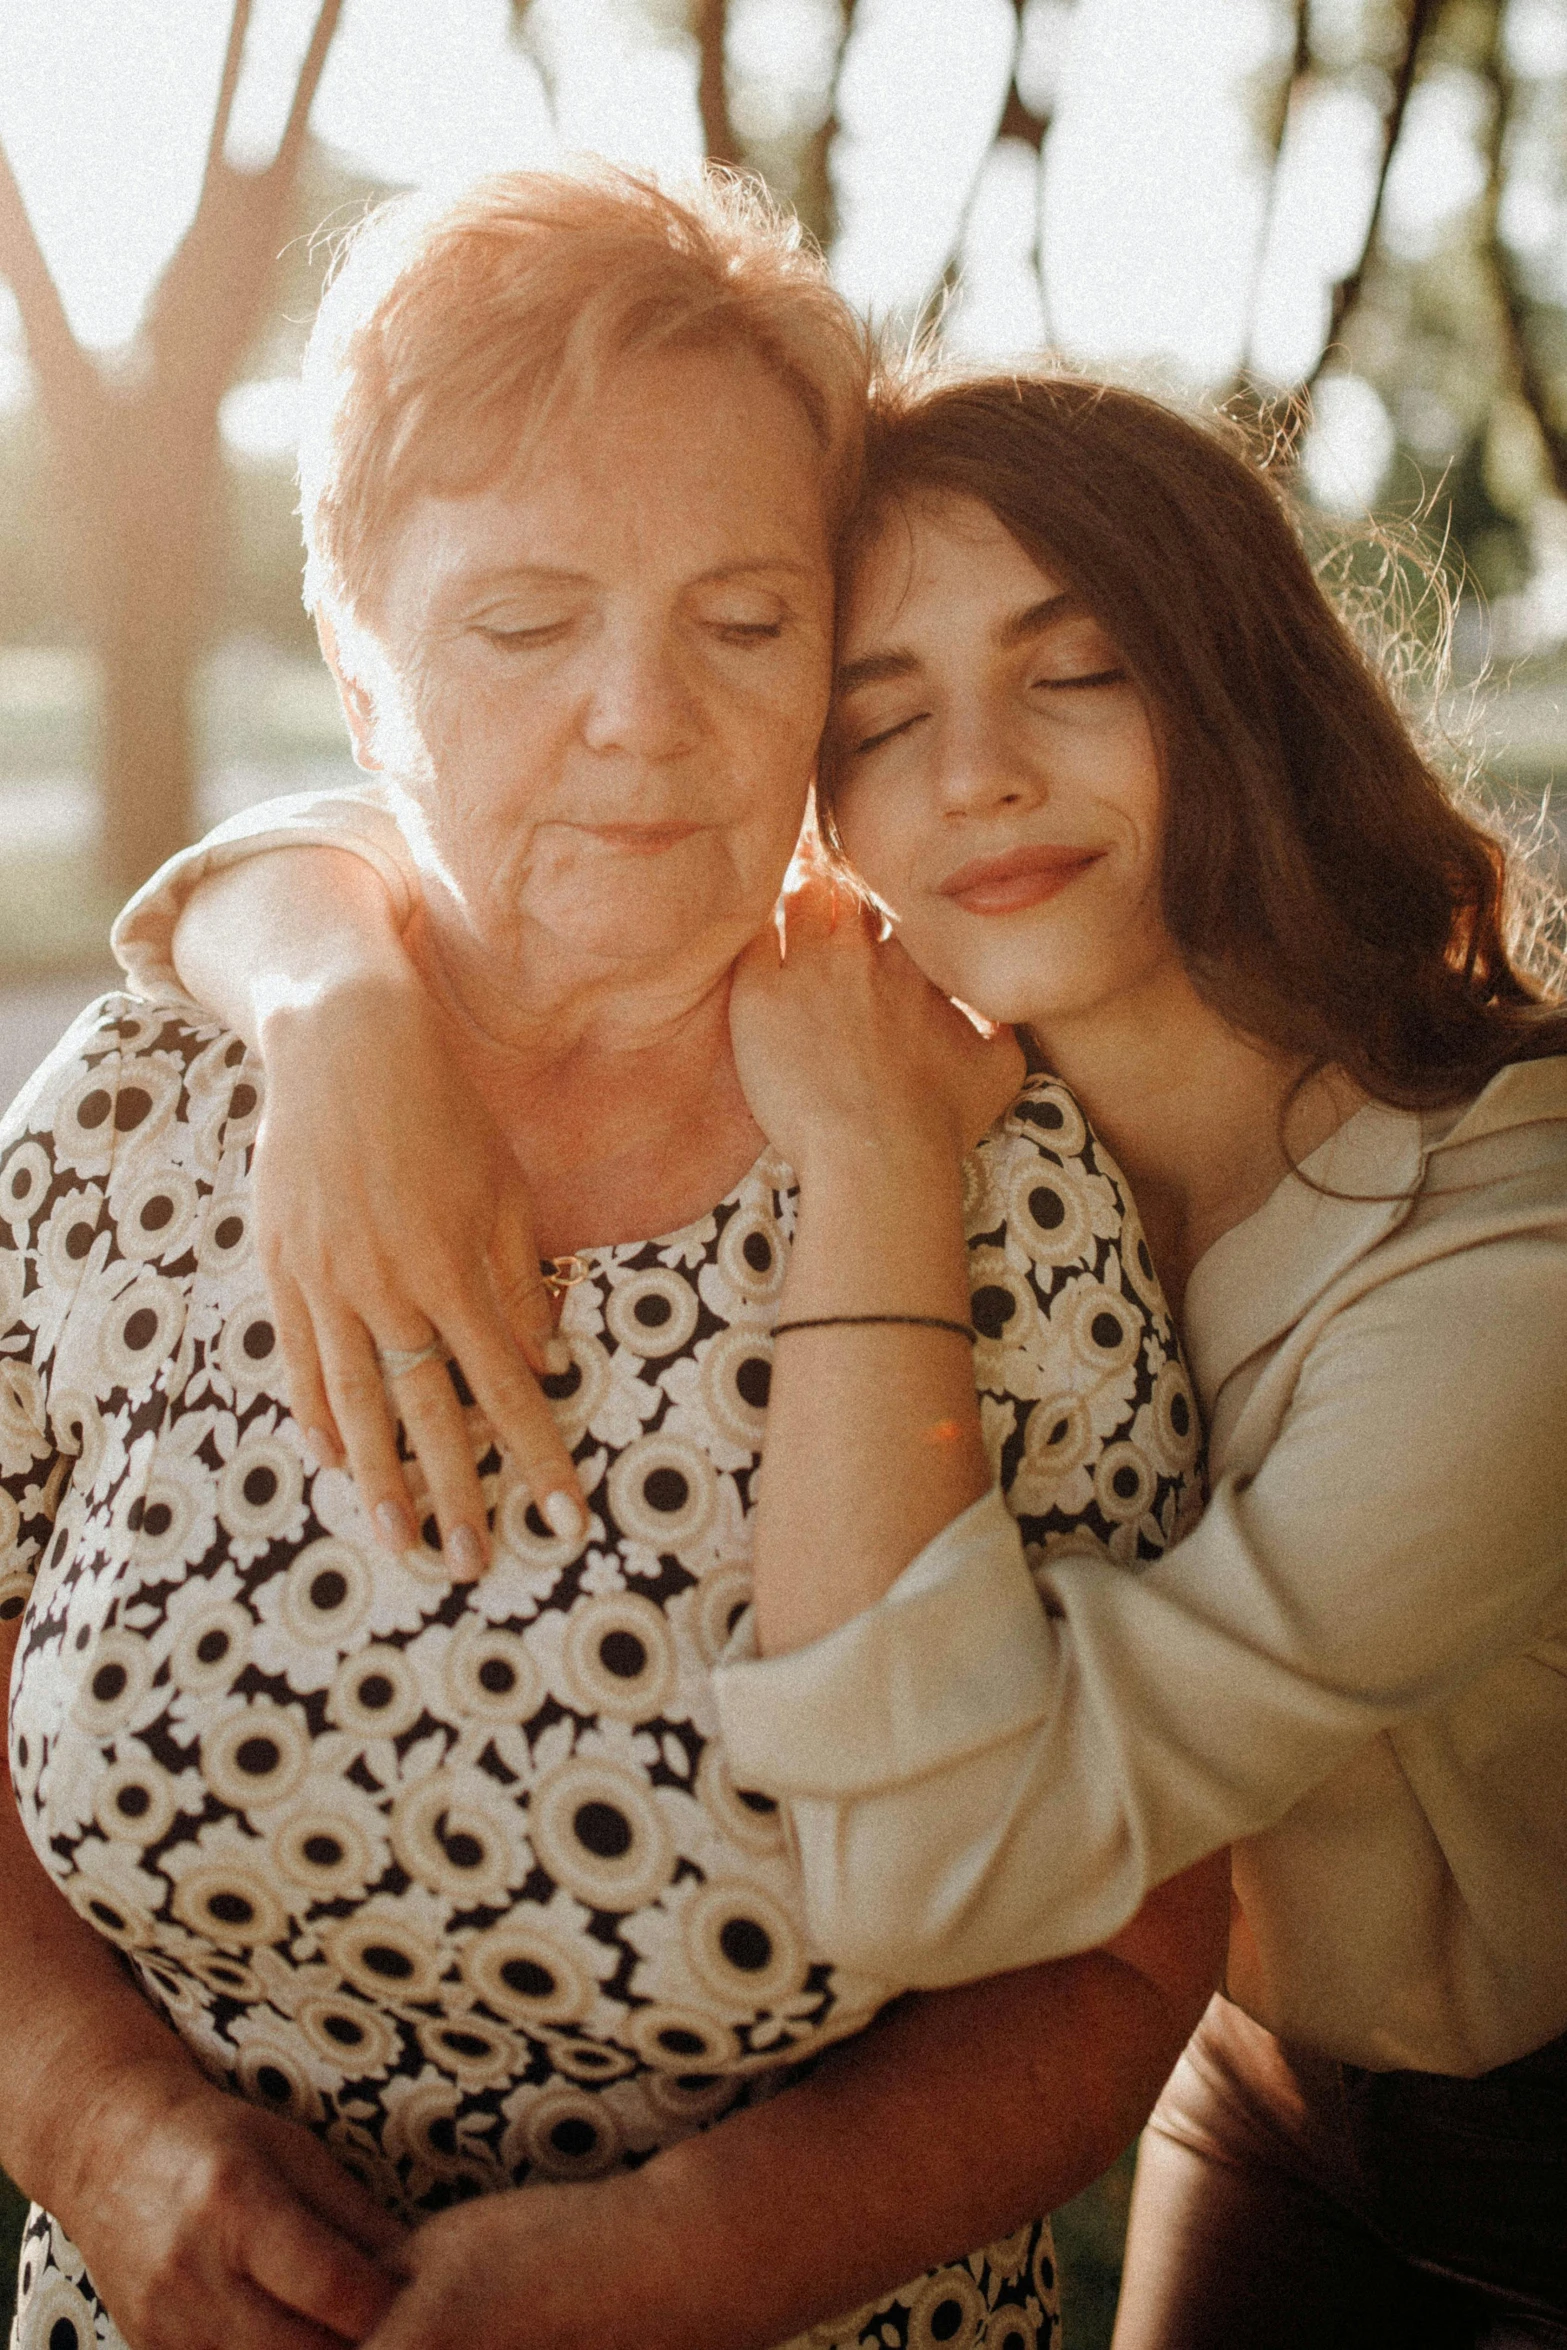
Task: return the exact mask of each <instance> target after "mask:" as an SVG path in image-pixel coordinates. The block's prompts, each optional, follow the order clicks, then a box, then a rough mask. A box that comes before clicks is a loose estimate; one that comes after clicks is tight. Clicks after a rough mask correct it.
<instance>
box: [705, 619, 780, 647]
mask: <svg viewBox="0 0 1567 2350" xmlns="http://www.w3.org/2000/svg"><path fill="white" fill-rule="evenodd" d="M716 625H717V628H718V633H719V635H720V636H721V637H722V638H723V639H724V641H725V643H726V644H731V645H759V644H766V643H769V642H771V641H772V639H774V638H775V637H780V636H782V635H783V622H782V621H781V620H720V621H719V622H718V623H717V624H716Z"/></svg>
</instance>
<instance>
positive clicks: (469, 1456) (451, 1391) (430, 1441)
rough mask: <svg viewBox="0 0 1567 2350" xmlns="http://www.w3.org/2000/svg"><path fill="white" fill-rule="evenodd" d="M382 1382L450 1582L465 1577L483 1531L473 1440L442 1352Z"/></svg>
mask: <svg viewBox="0 0 1567 2350" xmlns="http://www.w3.org/2000/svg"><path fill="white" fill-rule="evenodd" d="M387 1386H388V1388H389V1389H390V1391H391V1395H392V1400H393V1402H394V1403H395V1404H396V1406H397V1413H398V1417H399V1419H400V1420H401V1421H402V1423H403V1427H404V1429H405V1431H406V1432H407V1436H408V1441H409V1443H410V1444H411V1445H412V1447H413V1449H414V1451H415V1453H416V1454H417V1455H418V1458H419V1466H420V1468H421V1469H422V1470H423V1472H424V1481H425V1484H426V1486H427V1487H428V1489H429V1499H430V1503H431V1506H432V1507H433V1509H434V1512H435V1521H436V1526H437V1529H438V1531H439V1534H440V1538H441V1555H442V1557H443V1558H444V1559H445V1561H446V1564H447V1567H448V1568H449V1570H450V1572H451V1576H452V1580H453V1581H454V1582H456V1583H471V1582H473V1581H474V1580H475V1578H476V1577H477V1576H479V1575H482V1574H483V1572H484V1569H485V1564H486V1562H487V1560H488V1557H489V1533H488V1528H487V1526H486V1524H485V1510H484V1496H483V1494H482V1493H481V1492H480V1490H479V1479H478V1475H477V1472H476V1470H475V1468H474V1460H473V1444H472V1441H471V1439H470V1437H469V1434H468V1424H467V1422H466V1420H465V1419H464V1418H463V1409H462V1405H461V1404H460V1403H459V1402H458V1400H457V1391H456V1389H455V1388H454V1386H453V1385H452V1374H451V1370H450V1368H449V1366H448V1364H447V1361H446V1358H445V1355H444V1354H441V1355H437V1356H434V1357H432V1358H431V1360H430V1361H429V1362H427V1363H420V1364H419V1365H418V1366H417V1368H416V1369H414V1370H411V1371H405V1372H403V1373H402V1374H401V1376H399V1377H396V1378H392V1379H389V1380H388V1381H387ZM424 1539H425V1540H426V1541H428V1539H429V1534H428V1521H426V1527H425V1530H424Z"/></svg>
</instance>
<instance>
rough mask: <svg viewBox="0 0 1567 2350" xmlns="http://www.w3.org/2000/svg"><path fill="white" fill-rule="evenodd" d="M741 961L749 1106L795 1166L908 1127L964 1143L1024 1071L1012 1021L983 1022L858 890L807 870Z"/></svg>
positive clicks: (894, 1140) (742, 1053)
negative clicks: (993, 1031)
mask: <svg viewBox="0 0 1567 2350" xmlns="http://www.w3.org/2000/svg"><path fill="white" fill-rule="evenodd" d="M784 909H785V942H784V948H783V952H782V954H780V951H779V945H778V940H777V936H776V933H775V932H774V931H773V930H772V928H771V927H769V928H768V929H767V930H765V931H763V932H762V934H761V935H760V936H759V937H758V938H757V939H755V940H754V941H753V942H752V945H751V947H750V948H749V950H748V952H747V953H746V954H745V955H744V956H743V957H742V958H741V961H740V963H739V964H738V966H737V967H736V971H735V977H734V985H733V989H732V991H731V995H730V1007H729V1025H730V1032H731V1035H732V1037H733V1040H734V1051H735V1061H736V1065H737V1067H738V1069H739V1072H740V1082H741V1084H742V1085H743V1087H744V1088H745V1094H746V1099H747V1101H748V1102H749V1103H750V1106H751V1114H752V1116H753V1117H754V1118H755V1119H756V1122H757V1124H758V1125H759V1126H760V1127H761V1128H762V1131H763V1132H764V1134H766V1136H767V1138H768V1140H769V1141H770V1142H771V1143H772V1144H773V1146H774V1148H775V1149H777V1150H779V1151H781V1152H782V1154H783V1156H784V1157H785V1158H786V1159H787V1160H788V1161H789V1163H790V1165H791V1166H792V1167H794V1168H795V1170H796V1171H797V1172H798V1173H802V1174H803V1173H804V1172H805V1171H806V1169H807V1168H808V1166H809V1165H810V1164H811V1162H812V1161H813V1160H814V1159H815V1158H817V1157H818V1156H820V1155H821V1154H822V1153H823V1152H843V1153H846V1154H853V1153H855V1152H857V1151H861V1150H865V1149H873V1150H881V1151H887V1150H890V1149H893V1148H895V1147H896V1146H897V1145H898V1143H899V1142H900V1141H901V1140H903V1139H905V1138H907V1139H910V1140H912V1141H914V1142H916V1143H917V1144H919V1145H921V1146H924V1147H929V1146H930V1145H931V1144H932V1143H933V1142H936V1143H940V1144H943V1145H945V1146H946V1147H949V1148H950V1149H951V1150H952V1151H953V1152H954V1153H955V1154H958V1155H961V1154H962V1152H964V1151H965V1150H967V1149H969V1148H970V1147H971V1146H972V1145H973V1144H974V1143H976V1142H977V1141H978V1140H979V1138H980V1136H981V1135H982V1134H984V1133H985V1132H986V1131H987V1129H988V1128H989V1127H990V1126H991V1125H992V1124H993V1123H994V1122H995V1120H996V1119H997V1118H998V1117H999V1116H1000V1115H1001V1113H1002V1111H1003V1110H1005V1109H1006V1107H1007V1105H1008V1103H1009V1102H1010V1101H1011V1100H1012V1098H1013V1096H1014V1095H1015V1094H1016V1092H1017V1090H1018V1088H1019V1086H1020V1085H1021V1084H1022V1082H1023V1076H1024V1064H1023V1055H1022V1053H1021V1051H1020V1050H1019V1047H1018V1044H1017V1041H1016V1039H1015V1038H1014V1036H1013V1035H1012V1033H1011V1031H1010V1029H1003V1030H1001V1031H1000V1032H999V1033H998V1034H997V1035H996V1036H994V1037H992V1038H989V1039H987V1038H985V1037H983V1036H981V1035H980V1034H979V1032H978V1030H977V1029H976V1028H975V1027H974V1025H973V1022H972V1021H970V1020H968V1019H966V1018H965V1017H964V1015H963V1014H962V1013H961V1012H959V1011H957V1010H956V1009H955V1008H954V1006H953V1005H952V1004H950V1003H949V1002H948V1001H947V999H946V998H945V997H944V996H943V995H942V994H941V993H940V992H939V990H938V989H936V988H934V987H932V985H931V983H930V981H929V980H928V979H926V978H925V977H924V975H923V973H922V972H920V971H919V970H918V968H917V967H916V966H915V964H914V963H913V962H912V961H911V960H910V958H909V956H908V955H907V954H906V953H905V952H904V950H903V948H902V947H901V946H900V945H899V944H898V941H897V940H896V939H895V938H892V939H887V940H885V941H883V940H882V939H881V938H880V937H879V936H878V931H879V927H880V926H879V924H878V923H877V921H876V919H875V917H874V916H873V915H872V914H871V913H870V912H869V911H868V910H866V909H865V908H864V907H863V905H862V903H861V901H860V900H859V899H858V898H857V897H856V896H855V895H854V893H853V892H852V891H851V890H850V889H848V888H847V887H846V886H845V885H844V884H842V883H835V882H834V881H833V880H832V879H831V878H830V877H829V876H826V875H821V874H813V875H811V876H810V877H809V878H808V879H807V881H806V882H805V883H804V884H803V886H802V887H801V888H799V889H797V890H793V891H791V892H790V894H789V896H788V897H787V898H786V899H785V901H784Z"/></svg>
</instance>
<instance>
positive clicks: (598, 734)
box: [582, 624, 700, 759]
mask: <svg viewBox="0 0 1567 2350" xmlns="http://www.w3.org/2000/svg"><path fill="white" fill-rule="evenodd" d="M699 732H700V718H699V713H698V709H697V703H696V699H695V696H694V695H693V693H692V691H691V684H690V680H689V679H688V678H687V676H686V675H685V671H684V666H683V664H682V661H681V657H680V647H679V645H678V644H677V643H675V642H673V641H671V638H670V636H669V634H668V632H667V631H666V630H665V629H663V628H661V627H658V626H656V625H652V624H649V625H646V626H642V627H637V626H628V627H626V628H623V629H617V630H615V631H614V632H613V633H612V634H610V635H608V637H607V639H606V641H605V642H604V643H603V645H602V647H601V650H600V657H599V661H598V665H597V668H596V670H595V674H594V677H593V680H592V684H591V687H590V689H589V693H588V697H587V702H586V706H585V708H584V711H583V717H582V737H583V740H584V742H585V743H586V744H587V746H588V748H589V749H590V750H593V751H620V752H623V753H626V754H628V755H630V756H632V757H635V758H639V759H669V758H674V757H676V756H678V754H679V753H680V752H682V751H688V750H690V749H691V747H692V745H693V744H694V742H695V741H696V738H697V736H698V734H699Z"/></svg>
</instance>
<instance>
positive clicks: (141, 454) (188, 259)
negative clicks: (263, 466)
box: [0, 0, 342, 896]
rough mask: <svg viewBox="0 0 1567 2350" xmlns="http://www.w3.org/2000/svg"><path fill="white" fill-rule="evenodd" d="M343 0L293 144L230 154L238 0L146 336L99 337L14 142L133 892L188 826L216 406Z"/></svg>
mask: <svg viewBox="0 0 1567 2350" xmlns="http://www.w3.org/2000/svg"><path fill="white" fill-rule="evenodd" d="M341 7H342V0H322V5H321V8H320V10H319V13H318V15H317V17H316V20H315V25H314V29H313V31H312V34H311V38H310V43H309V46H308V48H307V50H306V52H305V57H304V60H303V62H302V64H301V67H300V71H299V77H298V81H297V83H296V86H295V90H294V94H293V100H292V103H291V105H290V108H289V115H288V121H287V123H286V125H285V127H284V131H283V135H282V138H281V139H280V141H279V143H278V149H277V153H276V154H275V156H274V157H273V159H272V161H271V162H270V163H269V164H268V165H267V166H266V167H265V169H264V170H260V171H242V170H238V169H236V168H235V167H234V166H233V165H232V164H230V163H228V162H227V161H225V159H224V154H223V149H224V143H225V141H226V139H227V136H228V127H229V119H230V116H231V113H232V110H233V103H234V93H235V89H236V88H237V86H238V81H239V69H240V61H241V57H242V54H243V50H244V42H245V32H246V27H247V24H248V22H249V16H250V0H234V9H233V14H232V17H231V20H230V25H229V38H228V47H227V52H226V55H225V58H224V65H223V77H222V81H221V83H220V86H219V93H218V101H217V105H216V107H215V109H214V114H213V122H212V132H211V137H210V140H209V143H208V150H207V162H206V169H205V172H204V175H203V179H202V186H201V194H200V198H199V200H198V203H197V207H196V212H195V216H194V218H193V219H192V221H191V224H190V227H189V229H188V230H187V231H186V233H185V236H184V238H183V240H182V242H181V244H180V246H179V248H178V250H177V251H176V252H175V254H174V256H173V258H172V259H171V260H170V262H169V265H168V267H167V269H166V270H165V271H164V274H163V277H162V278H161V280H160V281H159V284H158V287H157V289H156V291H155V293H154V295H153V298H152V301H151V303H150V305H149V308H148V313H147V317H146V319H145V321H144V323H143V325H142V328H141V330H140V332H139V334H138V336H137V338H136V341H135V343H134V344H133V345H132V346H131V348H130V350H129V351H128V352H127V353H125V354H124V355H123V357H119V358H117V359H115V360H112V361H100V360H97V359H95V358H93V357H92V356H91V355H90V354H89V353H87V352H85V351H84V350H83V349H82V347H81V345H80V344H79V343H78V342H77V340H76V338H75V336H74V334H73V333H72V331H71V328H70V325H69V323H68V321H67V319H66V315H65V310H64V307H63V305H62V303H61V301H60V297H59V293H58V290H57V289H56V287H55V285H54V282H53V280H52V278H51V277H50V274H49V268H48V264H47V262H46V261H45V259H44V256H43V252H42V250H41V248H40V246H39V244H38V240H37V237H36V235H35V233H34V230H33V227H32V223H31V222H30V220H29V219H28V217H27V211H26V207H25V205H24V204H23V201H22V196H21V191H20V189H19V188H18V187H17V184H16V180H15V177H14V175H13V173H12V171H11V168H10V165H9V162H8V160H7V159H6V157H5V154H4V152H3V149H0V276H3V277H5V278H6V279H8V280H9V282H10V285H11V288H12V291H13V292H14V294H15V296H16V301H17V307H18V309H19V311H20V314H21V318H22V325H23V330H24V333H25V335H26V338H27V347H28V355H29V357H30V359H31V361H32V366H33V372H34V376H35V379H36V382H37V387H38V402H39V407H40V410H41V413H42V416H43V420H44V425H45V429H46V431H47V434H48V438H49V443H50V451H51V459H52V465H53V479H54V494H55V504H56V512H57V514H58V516H59V520H60V525H61V532H62V537H63V539H64V542H65V544H66V546H67V548H68V551H69V556H70V559H71V563H72V568H73V571H74V575H75V580H76V583H77V593H78V601H79V610H80V614H81V620H82V625H83V628H84V630H85V632H86V634H87V637H88V641H89V643H90V644H91V646H92V649H93V651H94V653H95V654H96V655H97V659H98V666H99V675H100V686H101V697H102V702H101V707H102V721H101V732H100V738H99V784H100V788H101V794H102V807H103V830H102V836H101V837H102V849H101V854H102V864H103V872H104V877H105V879H106V881H107V883H108V885H109V887H110V888H111V890H112V891H113V892H114V893H115V894H116V895H117V896H123V895H125V894H126V893H127V892H128V891H129V890H131V889H133V888H135V887H136V885H137V884H138V883H139V882H141V881H143V880H144V879H145V878H146V876H147V874H148V873H150V872H151V871H152V870H153V868H154V867H155V866H157V865H159V864H161V863H162V861H163V859H164V858H165V857H167V856H170V855H172V853H173V852H174V850H175V849H177V848H179V847H180V846H181V845H182V844H183V843H184V842H185V841H187V840H188V839H189V838H190V836H191V833H192V831H193V829H194V824H195V814H196V761H195V743H194V732H193V723H192V716H193V714H192V710H191V688H192V683H193V680H194V676H195V667H196V662H197V659H198V656H199V654H200V652H201V649H202V644H203V641H204V637H205V632H206V629H207V626H208V623H209V620H210V615H211V613H212V610H213V607H214V601H215V597H216V591H217V587H218V579H219V558H220V549H221V530H220V523H219V502H220V497H221V490H222V470H221V465H220V462H219V453H218V405H219V402H220V401H221V400H222V397H223V394H224V393H225V391H227V389H228V387H229V384H230V383H231V382H232V380H233V376H234V370H235V369H236V367H237V366H238V364H239V362H240V360H241V358H242V357H243V355H244V352H245V348H246V346H247V344H248V343H249V342H250V340H251V338H252V336H253V335H254V333H255V331H256V328H257V326H258V324H259V322H260V318H261V315H262V307H263V303H264V299H265V296H266V292H267V287H268V284H269V281H270V279H271V275H272V270H273V267H274V264H275V262H276V259H277V254H278V249H279V246H280V244H281V243H282V241H283V238H284V236H285V234H286V228H287V223H288V220H289V216H290V211H291V206H292V201H293V196H294V190H295V183H296V179H297V174H298V169H299V158H300V153H301V150H302V148H303V145H304V138H305V126H306V123H307V121H308V118H309V114H310V107H311V103H312V101H313V99H314V97H315V93H316V87H317V84H318V83H319V81H320V78H321V71H322V68H323V66H324V65H325V63H326V57H327V51H328V50H329V48H330V47H331V43H332V37H333V35H334V33H335V32H336V29H337V19H338V15H339V13H340V11H341Z"/></svg>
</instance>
